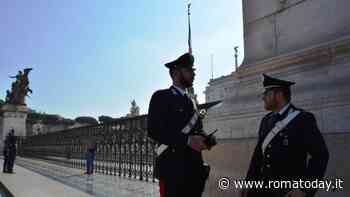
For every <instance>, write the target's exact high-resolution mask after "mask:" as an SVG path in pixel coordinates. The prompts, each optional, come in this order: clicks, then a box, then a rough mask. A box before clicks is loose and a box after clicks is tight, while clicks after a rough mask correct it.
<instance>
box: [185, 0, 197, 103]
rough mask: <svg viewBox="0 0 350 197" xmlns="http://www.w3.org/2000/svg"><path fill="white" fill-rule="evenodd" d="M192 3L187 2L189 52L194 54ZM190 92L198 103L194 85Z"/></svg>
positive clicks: (189, 89)
mask: <svg viewBox="0 0 350 197" xmlns="http://www.w3.org/2000/svg"><path fill="white" fill-rule="evenodd" d="M190 9H191V3H189V4H187V19H188V53H189V54H192V39H191V18H190V16H191V12H190ZM187 91H188V93H189V94H190V97H192V99H194V101H195V102H196V104H198V101H197V95H196V94H195V93H194V88H193V86H192V87H190V88H188V90H187Z"/></svg>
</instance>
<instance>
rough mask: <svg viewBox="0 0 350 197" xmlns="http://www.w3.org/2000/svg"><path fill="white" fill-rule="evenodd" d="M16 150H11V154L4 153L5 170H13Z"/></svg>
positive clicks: (3, 169)
mask: <svg viewBox="0 0 350 197" xmlns="http://www.w3.org/2000/svg"><path fill="white" fill-rule="evenodd" d="M15 159H16V152H13V151H11V152H10V153H9V154H5V155H4V165H3V168H2V171H3V172H13V166H14V164H15Z"/></svg>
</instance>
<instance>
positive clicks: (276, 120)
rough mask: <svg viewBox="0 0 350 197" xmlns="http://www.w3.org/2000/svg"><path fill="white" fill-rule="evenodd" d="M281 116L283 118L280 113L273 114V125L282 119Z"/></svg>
mask: <svg viewBox="0 0 350 197" xmlns="http://www.w3.org/2000/svg"><path fill="white" fill-rule="evenodd" d="M281 118H282V116H281V114H279V113H275V114H273V116H272V122H273V125H275V124H276V122H278V121H280V120H281Z"/></svg>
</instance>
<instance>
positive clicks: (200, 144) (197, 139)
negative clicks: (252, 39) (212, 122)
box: [188, 135, 207, 152]
mask: <svg viewBox="0 0 350 197" xmlns="http://www.w3.org/2000/svg"><path fill="white" fill-rule="evenodd" d="M188 139H189V140H188V145H189V146H190V147H191V148H192V149H194V150H196V151H198V152H200V151H202V150H204V149H207V146H206V144H205V142H204V141H205V137H203V136H201V135H191V136H189V138H188Z"/></svg>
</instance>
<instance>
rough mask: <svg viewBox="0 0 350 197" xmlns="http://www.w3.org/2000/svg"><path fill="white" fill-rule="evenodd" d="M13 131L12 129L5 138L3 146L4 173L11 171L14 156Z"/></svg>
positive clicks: (14, 142) (14, 140)
mask: <svg viewBox="0 0 350 197" xmlns="http://www.w3.org/2000/svg"><path fill="white" fill-rule="evenodd" d="M14 133H15V131H14V130H13V129H12V130H11V131H10V132H9V133H8V135H7V136H6V139H5V147H4V165H3V170H2V171H3V172H4V173H13V165H14V162H15V158H16V151H17V150H16V137H15V135H14Z"/></svg>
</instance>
